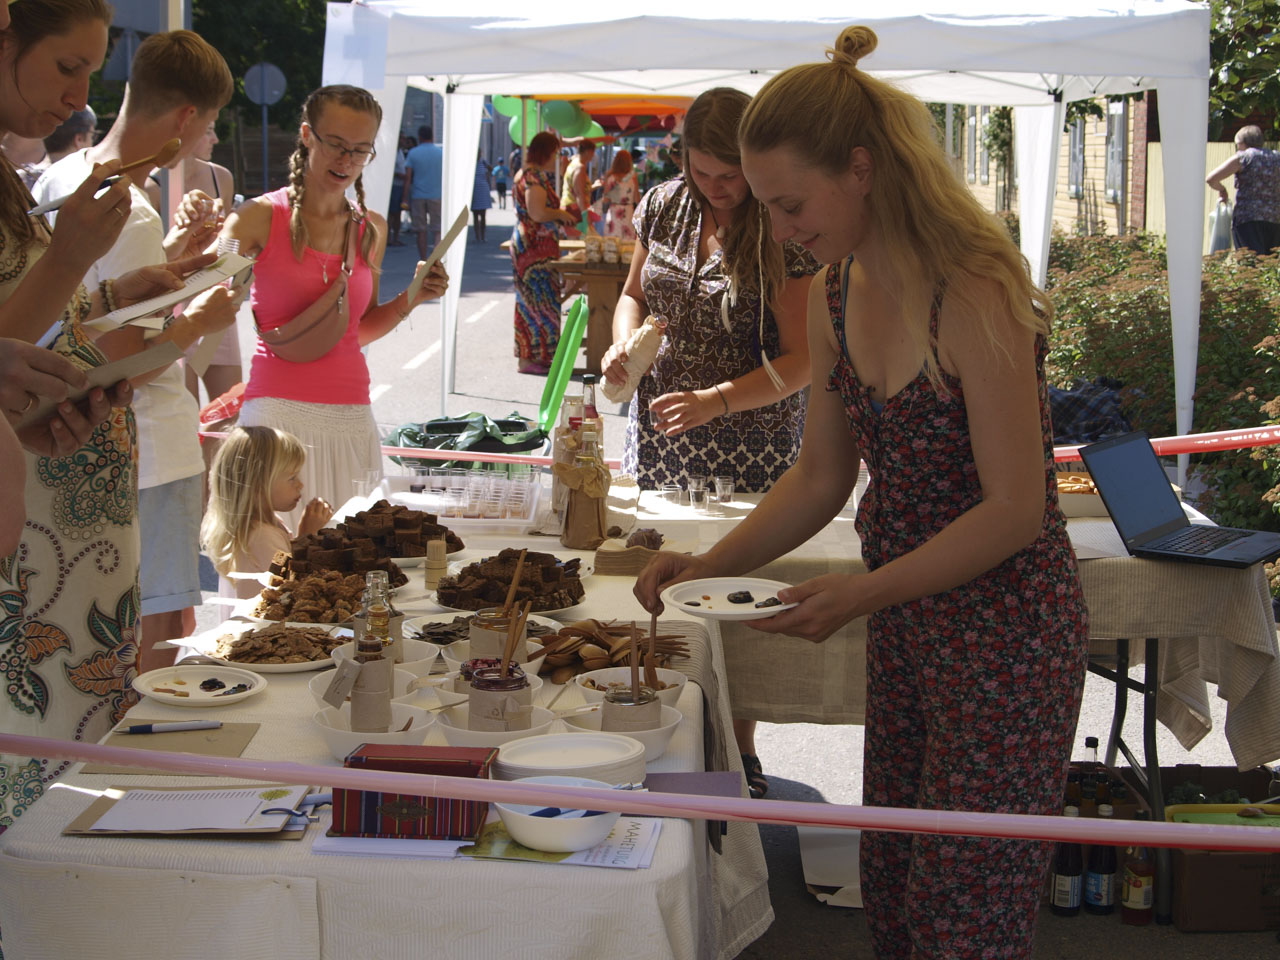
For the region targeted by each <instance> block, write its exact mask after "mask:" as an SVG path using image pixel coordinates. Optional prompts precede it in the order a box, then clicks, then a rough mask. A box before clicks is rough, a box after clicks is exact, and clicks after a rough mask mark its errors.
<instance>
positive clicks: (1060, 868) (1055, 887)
mask: <svg viewBox="0 0 1280 960" xmlns="http://www.w3.org/2000/svg"><path fill="white" fill-rule="evenodd" d="M1062 815H1063V816H1064V817H1078V816H1080V811H1079V810H1077V809H1076V808H1075V807H1073V806H1068V807H1067V808H1066V809H1065V810H1063V811H1062ZM1083 874H1084V856H1083V853H1082V852H1081V849H1080V844H1078V843H1076V842H1074V841H1069V840H1060V841H1058V844H1057V846H1055V847H1054V850H1053V873H1052V875H1051V877H1050V879H1051V882H1052V888H1051V889H1050V892H1049V909H1050V910H1052V911H1053V912H1054V913H1055V914H1057V915H1058V916H1060V917H1075V916H1078V915H1079V913H1080V898H1081V888H1082V881H1083Z"/></svg>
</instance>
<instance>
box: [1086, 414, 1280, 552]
mask: <svg viewBox="0 0 1280 960" xmlns="http://www.w3.org/2000/svg"><path fill="white" fill-rule="evenodd" d="M1080 456H1081V457H1082V458H1083V459H1084V462H1085V465H1086V466H1087V467H1088V468H1089V473H1090V475H1091V476H1092V477H1093V482H1094V483H1095V484H1096V485H1097V487H1098V493H1100V494H1101V495H1102V502H1103V503H1105V504H1106V505H1107V512H1108V513H1110V514H1111V519H1112V521H1113V522H1114V523H1115V525H1116V530H1117V531H1119V533H1120V538H1121V539H1122V540H1124V545H1125V547H1126V548H1127V549H1128V551H1129V553H1131V554H1132V555H1134V556H1135V557H1153V558H1157V559H1167V560H1183V561H1189V562H1191V563H1208V564H1213V565H1215V566H1222V567H1249V566H1252V565H1253V564H1255V563H1258V562H1260V561H1263V560H1272V559H1274V558H1276V557H1277V556H1280V534H1278V533H1265V532H1262V531H1258V530H1241V529H1238V528H1235V527H1213V526H1205V525H1200V524H1192V523H1191V521H1190V520H1188V519H1187V516H1186V514H1185V513H1183V512H1182V504H1181V503H1179V502H1178V497H1177V495H1176V494H1175V493H1174V492H1173V487H1171V486H1170V485H1169V478H1168V477H1166V476H1165V472H1164V469H1163V468H1162V467H1161V466H1160V461H1159V460H1157V459H1156V452H1155V450H1153V449H1152V447H1151V441H1150V440H1148V439H1147V435H1146V434H1145V433H1142V432H1141V431H1138V432H1134V433H1126V434H1123V435H1122V436H1119V437H1112V438H1111V439H1110V440H1102V441H1099V442H1098V443H1091V444H1089V445H1088V446H1086V447H1081V448H1080Z"/></svg>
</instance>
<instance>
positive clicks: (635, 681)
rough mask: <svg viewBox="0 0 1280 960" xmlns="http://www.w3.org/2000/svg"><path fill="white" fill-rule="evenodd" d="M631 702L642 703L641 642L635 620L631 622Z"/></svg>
mask: <svg viewBox="0 0 1280 960" xmlns="http://www.w3.org/2000/svg"><path fill="white" fill-rule="evenodd" d="M631 702H632V703H633V704H639V703H640V640H639V638H638V637H637V636H636V622H635V621H634V620H632V621H631Z"/></svg>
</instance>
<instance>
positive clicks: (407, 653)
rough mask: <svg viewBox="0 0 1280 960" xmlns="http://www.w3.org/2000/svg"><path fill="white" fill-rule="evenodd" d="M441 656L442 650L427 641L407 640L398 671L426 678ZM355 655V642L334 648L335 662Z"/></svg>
mask: <svg viewBox="0 0 1280 960" xmlns="http://www.w3.org/2000/svg"><path fill="white" fill-rule="evenodd" d="M439 654H440V648H439V647H437V646H436V645H435V644H434V643H427V641H425V640H405V641H404V662H403V663H397V664H396V669H397V670H408V671H409V672H410V673H412V674H413V675H414V676H415V677H425V676H426V675H427V674H428V673H430V672H431V668H432V667H433V666H435V662H436V657H437V656H439ZM355 655H356V644H355V641H354V640H353V641H351V642H350V643H344V644H342V646H339V647H334V648H333V659H334V660H350V659H351V658H352V657H354V656H355Z"/></svg>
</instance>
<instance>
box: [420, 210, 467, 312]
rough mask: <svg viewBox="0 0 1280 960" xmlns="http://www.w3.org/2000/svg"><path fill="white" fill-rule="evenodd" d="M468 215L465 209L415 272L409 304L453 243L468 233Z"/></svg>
mask: <svg viewBox="0 0 1280 960" xmlns="http://www.w3.org/2000/svg"><path fill="white" fill-rule="evenodd" d="M468 213H470V211H469V210H468V209H467V208H466V207H463V208H462V211H461V212H460V213H459V214H458V217H457V219H456V220H454V221H453V226H451V227H450V228H449V232H448V233H446V234H445V235H444V236H443V237H441V238H440V242H439V243H437V244H436V248H435V249H434V250H432V251H431V252H430V253H429V254H427V259H425V260H423V261H422V265H421V266H420V267H418V269H417V270H416V271H415V272H414V274H413V279H412V280H410V281H409V287H408V289H407V290H406V291H405V292H406V293H407V294H408V296H409V299H408V301H407V302H409V303H413V301H414V298H415V297H417V295H418V291H419V290H421V289H422V282H423V281H424V280H426V279H427V274H428V273H429V272H430V271H431V268H432V267H434V266H435V265H436V261H438V260H439V259H440V258H441V257H443V256H444V255H445V254H446V253H448V251H449V248H450V247H451V246H453V241H455V240H457V239H458V237H459V235H460V234H462V233H464V232H465V231H466V229H467V214H468Z"/></svg>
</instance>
